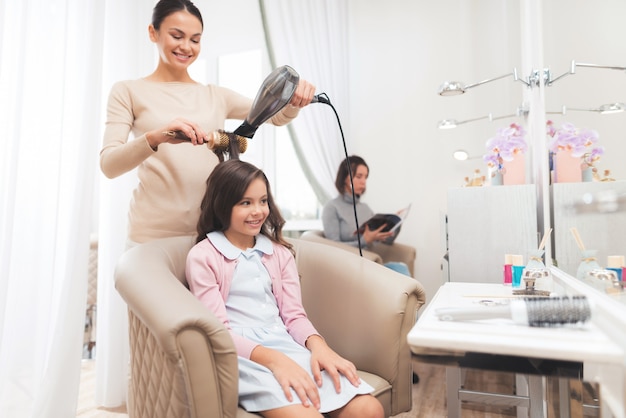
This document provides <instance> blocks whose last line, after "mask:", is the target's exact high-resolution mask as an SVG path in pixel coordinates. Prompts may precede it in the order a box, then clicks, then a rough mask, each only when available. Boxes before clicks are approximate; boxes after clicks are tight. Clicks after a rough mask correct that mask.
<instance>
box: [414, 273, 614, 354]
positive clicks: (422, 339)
mask: <svg viewBox="0 0 626 418" xmlns="http://www.w3.org/2000/svg"><path fill="white" fill-rule="evenodd" d="M518 297H519V296H513V294H512V289H511V287H510V286H504V285H501V284H487V283H458V282H453V283H445V284H444V285H443V286H442V287H441V288H440V289H439V291H438V292H437V294H436V295H435V297H434V298H433V300H432V301H431V302H430V303H429V305H428V307H427V308H426V309H425V310H424V312H423V313H422V315H420V318H419V320H418V322H417V323H416V324H415V326H414V327H413V328H412V329H411V331H410V332H409V334H408V337H407V339H408V343H409V345H410V347H411V351H412V352H413V353H415V354H418V355H437V354H439V355H445V354H446V353H448V354H455V353H456V354H458V353H466V352H476V353H488V354H499V355H510V356H521V357H531V358H541V359H552V360H565V361H576V362H581V363H588V362H592V363H594V364H607V363H609V364H611V363H612V364H619V365H620V366H621V365H622V364H623V361H624V351H623V350H622V348H621V347H620V346H619V345H617V344H616V343H615V342H613V341H612V340H611V339H610V338H609V337H607V335H606V334H605V333H604V332H602V331H601V330H600V329H599V328H598V327H597V326H596V325H595V324H594V323H593V322H587V323H585V324H576V325H566V326H559V327H530V326H525V325H518V324H515V323H514V322H513V321H512V320H509V319H500V318H498V319H487V320H476V321H463V322H461V321H440V320H439V319H438V318H437V316H436V315H435V314H434V311H435V309H438V308H443V307H465V306H476V307H481V308H484V309H489V306H484V305H481V304H480V303H479V302H480V301H481V300H492V301H494V302H498V301H502V300H506V298H518ZM592 316H593V309H592Z"/></svg>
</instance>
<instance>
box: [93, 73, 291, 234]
mask: <svg viewBox="0 0 626 418" xmlns="http://www.w3.org/2000/svg"><path fill="white" fill-rule="evenodd" d="M251 105H252V100H251V99H249V98H247V97H245V96H242V95H240V94H238V93H236V92H234V91H232V90H229V89H226V88H223V87H219V86H215V85H202V84H197V83H180V82H172V83H164V82H153V81H148V80H145V79H138V80H129V81H121V82H118V83H116V84H115V85H114V86H113V87H112V89H111V93H110V95H109V100H108V106H107V121H106V127H105V132H104V141H103V146H102V150H101V151H100V167H101V169H102V172H103V173H104V174H105V175H106V176H107V177H109V178H114V177H117V176H119V175H121V174H123V173H126V172H128V171H130V170H132V169H134V168H135V167H137V175H138V177H139V184H138V186H137V188H136V189H135V190H134V191H133V197H132V199H131V202H130V208H129V214H128V216H129V219H128V224H129V227H128V229H129V230H128V238H129V239H130V240H132V241H134V242H146V241H150V240H153V239H158V238H166V237H171V236H179V235H190V236H194V235H196V224H197V222H198V217H199V216H200V201H201V200H202V197H203V196H204V192H205V189H206V179H207V177H208V176H209V174H210V173H211V171H212V170H213V168H214V167H215V165H216V164H217V163H218V159H217V157H216V156H215V154H214V153H213V151H211V150H210V149H209V148H208V147H207V146H202V145H201V146H194V145H191V143H180V144H169V143H164V144H161V145H159V147H158V150H157V151H154V150H153V149H152V148H151V147H150V145H149V144H148V141H147V140H146V137H145V132H147V131H150V130H153V129H160V128H161V127H164V126H166V125H167V124H168V123H169V122H171V121H172V120H174V119H176V118H184V119H187V120H189V121H193V122H195V123H197V124H198V125H200V127H201V128H202V129H203V130H204V131H205V132H207V133H208V132H212V131H215V130H217V129H224V122H225V120H226V119H239V120H243V119H245V117H246V116H247V115H248V112H249V111H250V107H251ZM297 114H298V109H297V108H293V107H291V106H286V107H285V108H284V109H283V110H282V111H281V112H279V113H278V114H277V115H275V116H274V117H273V118H272V119H271V121H270V122H271V123H273V124H274V125H284V124H286V123H288V122H289V121H291V120H292V119H293V118H295V117H296V116H297ZM131 132H132V138H133V139H130V140H129V136H130V133H131Z"/></svg>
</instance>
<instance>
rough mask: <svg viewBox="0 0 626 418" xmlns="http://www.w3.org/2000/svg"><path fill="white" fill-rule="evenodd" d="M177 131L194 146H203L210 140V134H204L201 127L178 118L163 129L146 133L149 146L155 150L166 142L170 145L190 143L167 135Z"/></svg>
mask: <svg viewBox="0 0 626 418" xmlns="http://www.w3.org/2000/svg"><path fill="white" fill-rule="evenodd" d="M176 131H180V132H181V133H182V134H183V135H185V136H186V137H187V138H189V139H190V140H191V143H192V144H193V145H202V144H204V143H205V142H208V140H209V138H208V134H207V133H206V132H204V131H203V130H202V128H200V126H198V125H197V124H195V123H193V122H191V121H188V120H186V119H183V118H176V119H174V120H173V121H171V122H170V123H169V124H167V126H165V127H163V128H161V129H155V130H153V131H148V132H146V141H148V144H149V145H150V146H151V147H152V149H155V150H156V149H157V148H158V146H159V145H161V144H163V143H164V142H169V143H170V144H179V143H181V142H189V141H185V140H180V139H176V138H175V137H173V136H170V135H168V134H167V133H168V132H176Z"/></svg>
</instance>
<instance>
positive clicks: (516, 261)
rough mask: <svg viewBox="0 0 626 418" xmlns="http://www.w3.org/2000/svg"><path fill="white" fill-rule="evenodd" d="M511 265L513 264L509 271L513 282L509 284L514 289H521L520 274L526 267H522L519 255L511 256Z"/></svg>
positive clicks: (522, 260) (521, 257)
mask: <svg viewBox="0 0 626 418" xmlns="http://www.w3.org/2000/svg"><path fill="white" fill-rule="evenodd" d="M511 263H512V264H513V265H512V266H511V270H512V271H513V280H512V283H511V284H512V286H513V287H514V288H515V287H521V286H522V272H523V271H524V268H525V267H526V266H525V265H524V257H523V256H522V255H519V254H514V255H512V256H511Z"/></svg>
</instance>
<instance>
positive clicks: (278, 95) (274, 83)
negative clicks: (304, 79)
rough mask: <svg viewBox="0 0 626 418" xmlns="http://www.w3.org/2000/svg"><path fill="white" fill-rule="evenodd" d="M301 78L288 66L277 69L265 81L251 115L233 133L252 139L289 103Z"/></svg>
mask: <svg viewBox="0 0 626 418" xmlns="http://www.w3.org/2000/svg"><path fill="white" fill-rule="evenodd" d="M299 80H300V76H299V75H298V73H297V72H296V70H294V69H293V68H291V67H290V66H288V65H283V66H282V67H278V68H276V69H275V70H274V71H272V72H271V73H270V74H269V75H268V76H267V77H266V78H265V80H264V81H263V84H261V87H260V88H259V91H258V92H257V95H256V97H255V98H254V102H252V108H251V109H250V113H248V116H247V117H246V119H245V120H244V121H243V123H242V124H241V125H240V126H239V127H238V128H237V129H235V131H234V132H233V133H234V134H235V135H241V136H245V137H246V138H252V137H253V136H254V133H255V132H256V130H257V129H258V127H259V126H261V124H262V123H263V122H265V121H267V120H268V119H269V118H271V117H272V116H274V115H275V114H276V113H278V112H280V110H281V109H282V108H283V107H285V105H287V103H289V101H290V100H291V97H292V96H293V93H294V92H295V91H296V87H298V81H299Z"/></svg>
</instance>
